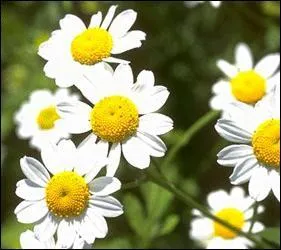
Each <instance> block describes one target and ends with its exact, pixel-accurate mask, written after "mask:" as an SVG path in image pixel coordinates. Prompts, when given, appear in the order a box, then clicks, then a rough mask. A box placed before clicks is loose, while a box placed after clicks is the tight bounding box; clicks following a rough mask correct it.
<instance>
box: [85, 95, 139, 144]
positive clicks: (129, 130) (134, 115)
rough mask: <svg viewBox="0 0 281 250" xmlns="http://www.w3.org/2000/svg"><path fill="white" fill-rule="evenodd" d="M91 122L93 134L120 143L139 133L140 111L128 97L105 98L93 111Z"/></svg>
mask: <svg viewBox="0 0 281 250" xmlns="http://www.w3.org/2000/svg"><path fill="white" fill-rule="evenodd" d="M90 122H91V126H92V130H93V132H94V133H95V134H96V135H98V136H99V137H100V138H102V139H103V140H106V141H109V142H120V141H122V140H124V139H126V138H127V137H128V136H131V135H133V134H134V133H135V132H136V131H137V128H138V125H139V116H138V110H137V107H136V105H135V104H134V103H133V102H132V101H131V100H130V99H129V98H127V97H124V96H110V97H105V98H104V99H102V100H100V101H99V102H98V103H97V104H96V105H95V106H94V108H93V109H92V112H91V117H90Z"/></svg>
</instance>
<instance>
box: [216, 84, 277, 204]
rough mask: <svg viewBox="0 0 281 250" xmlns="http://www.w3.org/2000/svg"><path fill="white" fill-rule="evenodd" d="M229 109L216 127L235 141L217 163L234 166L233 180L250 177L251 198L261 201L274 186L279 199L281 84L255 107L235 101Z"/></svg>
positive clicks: (224, 151)
mask: <svg viewBox="0 0 281 250" xmlns="http://www.w3.org/2000/svg"><path fill="white" fill-rule="evenodd" d="M227 112H228V113H229V114H231V115H229V116H230V117H229V119H219V120H218V122H217V124H216V125H215V128H216V130H217V132H218V133H219V134H220V135H221V136H222V137H223V138H225V139H226V140H228V141H231V142H234V143H236V144H234V145H231V146H227V147H226V148H224V149H223V150H221V151H220V152H219V153H218V163H219V164H220V165H223V166H227V167H234V170H233V173H232V175H231V176H230V177H229V178H230V181H231V183H232V184H234V185H239V184H242V183H245V182H247V181H249V193H250V196H251V197H252V198H254V199H256V200H257V201H261V200H263V199H264V198H266V197H267V195H268V194H269V192H270V190H272V191H273V193H274V195H275V197H276V198H277V199H278V200H279V201H280V84H278V85H277V87H276V89H275V92H273V93H272V94H271V95H268V96H267V97H265V98H263V99H262V100H261V101H259V102H258V103H257V104H256V105H255V107H252V106H249V105H246V104H243V103H236V104H233V105H230V106H229V110H228V111H227Z"/></svg>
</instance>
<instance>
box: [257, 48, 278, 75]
mask: <svg viewBox="0 0 281 250" xmlns="http://www.w3.org/2000/svg"><path fill="white" fill-rule="evenodd" d="M279 63H280V55H279V54H277V53H276V54H270V55H267V56H265V57H264V58H262V59H261V60H260V61H259V62H258V63H257V65H256V67H255V71H256V72H258V73H259V74H261V75H262V76H263V77H264V78H268V77H270V76H271V75H272V74H273V73H274V72H275V71H276V69H277V68H278V66H279Z"/></svg>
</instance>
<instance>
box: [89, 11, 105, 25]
mask: <svg viewBox="0 0 281 250" xmlns="http://www.w3.org/2000/svg"><path fill="white" fill-rule="evenodd" d="M101 19H102V14H101V12H100V11H99V12H98V13H97V14H95V15H92V17H91V21H90V25H89V28H95V27H99V26H100V24H101Z"/></svg>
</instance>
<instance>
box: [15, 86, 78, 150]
mask: <svg viewBox="0 0 281 250" xmlns="http://www.w3.org/2000/svg"><path fill="white" fill-rule="evenodd" d="M78 99H79V98H78V96H77V95H74V94H72V95H70V93H69V91H68V90H67V89H59V90H57V91H56V92H55V93H54V94H52V93H51V91H50V90H47V89H42V90H35V91H33V92H32V93H31V95H30V97H29V100H28V101H27V102H25V103H23V104H22V106H21V108H20V109H19V110H18V111H17V112H16V114H15V116H14V120H15V123H16V125H17V129H16V132H17V135H18V137H19V138H23V139H27V138H30V139H31V141H30V145H31V146H33V147H35V148H37V149H39V150H40V149H41V148H42V147H43V146H44V144H45V143H46V142H49V141H51V142H54V143H57V142H58V141H59V140H60V139H62V138H69V134H68V133H67V132H66V131H65V130H61V129H60V128H59V127H57V126H56V121H57V120H59V119H60V116H59V115H58V112H57V104H58V103H59V102H60V101H62V100H65V101H76V100H78Z"/></svg>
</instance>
